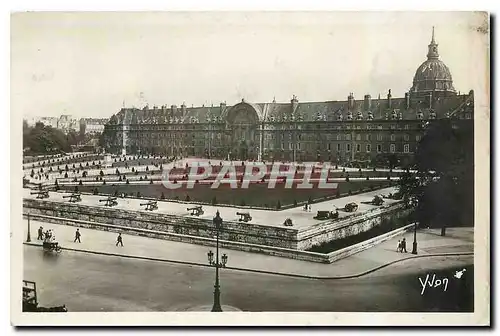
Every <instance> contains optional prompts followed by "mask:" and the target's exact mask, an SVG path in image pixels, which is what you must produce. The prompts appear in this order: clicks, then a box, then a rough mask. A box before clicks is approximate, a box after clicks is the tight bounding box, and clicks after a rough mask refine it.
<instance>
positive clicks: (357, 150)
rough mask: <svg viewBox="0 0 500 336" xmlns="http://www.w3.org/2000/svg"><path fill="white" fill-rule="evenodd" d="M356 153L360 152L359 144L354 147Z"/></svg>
mask: <svg viewBox="0 0 500 336" xmlns="http://www.w3.org/2000/svg"><path fill="white" fill-rule="evenodd" d="M356 152H361V145H360V144H357V145H356Z"/></svg>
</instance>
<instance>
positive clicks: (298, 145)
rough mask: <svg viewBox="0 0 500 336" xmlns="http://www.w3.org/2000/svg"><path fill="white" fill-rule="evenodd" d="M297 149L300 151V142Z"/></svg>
mask: <svg viewBox="0 0 500 336" xmlns="http://www.w3.org/2000/svg"><path fill="white" fill-rule="evenodd" d="M297 149H298V150H300V142H297Z"/></svg>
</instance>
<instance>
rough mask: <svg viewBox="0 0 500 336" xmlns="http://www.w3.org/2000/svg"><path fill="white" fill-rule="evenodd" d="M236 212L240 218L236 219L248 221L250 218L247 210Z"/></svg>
mask: <svg viewBox="0 0 500 336" xmlns="http://www.w3.org/2000/svg"><path fill="white" fill-rule="evenodd" d="M236 214H237V215H238V216H240V219H238V221H240V222H249V221H251V220H252V216H250V213H248V212H237V213H236Z"/></svg>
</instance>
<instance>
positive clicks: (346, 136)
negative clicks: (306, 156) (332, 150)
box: [267, 134, 421, 141]
mask: <svg viewBox="0 0 500 336" xmlns="http://www.w3.org/2000/svg"><path fill="white" fill-rule="evenodd" d="M277 136H278V138H279V139H281V140H284V139H285V138H288V140H292V134H287V136H286V137H285V134H278V135H277ZM384 136H385V135H384V134H377V137H376V138H377V141H383V140H384ZM325 138H326V139H328V140H333V134H327V135H326V136H325ZM354 138H355V140H357V141H362V140H366V141H372V138H373V137H372V134H364V135H363V136H362V135H361V134H356V136H355V137H354ZM308 139H310V140H313V139H316V135H314V134H311V135H309V136H308V137H307V136H306V137H303V136H302V134H298V135H297V140H298V141H301V140H308ZM351 139H352V136H351V134H337V135H336V140H337V141H342V140H347V141H351ZM390 139H391V141H396V135H395V134H391V135H390ZM403 139H404V140H405V141H409V140H410V135H409V134H404V135H403ZM420 139H421V135H419V134H418V135H416V136H415V140H416V141H420ZM267 140H268V141H270V140H276V134H268V135H267Z"/></svg>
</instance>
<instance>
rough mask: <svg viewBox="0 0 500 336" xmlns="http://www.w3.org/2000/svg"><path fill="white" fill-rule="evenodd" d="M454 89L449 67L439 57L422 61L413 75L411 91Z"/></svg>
mask: <svg viewBox="0 0 500 336" xmlns="http://www.w3.org/2000/svg"><path fill="white" fill-rule="evenodd" d="M434 90H436V91H455V88H454V87H453V80H452V78H451V73H450V69H448V67H447V66H446V64H444V62H443V61H441V60H439V59H428V60H427V61H425V62H424V63H422V64H421V65H420V66H419V67H418V69H417V71H416V72H415V76H414V77H413V87H412V91H414V92H421V91H434Z"/></svg>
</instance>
